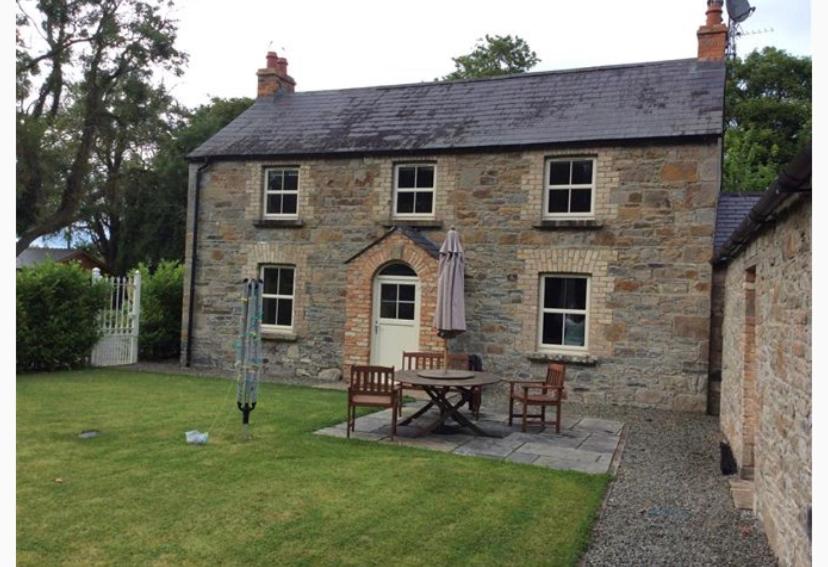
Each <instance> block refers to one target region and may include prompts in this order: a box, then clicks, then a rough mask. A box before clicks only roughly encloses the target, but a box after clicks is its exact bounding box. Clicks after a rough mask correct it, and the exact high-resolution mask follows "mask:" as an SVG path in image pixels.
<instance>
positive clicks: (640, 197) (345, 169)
mask: <svg viewBox="0 0 828 567" xmlns="http://www.w3.org/2000/svg"><path fill="white" fill-rule="evenodd" d="M702 6H703V4H701V2H700V12H701V8H702ZM721 15H722V2H721V0H710V1H709V2H708V3H707V13H706V23H705V24H704V25H702V26H701V27H700V28H699V30H698V40H699V44H698V53H697V54H696V56H694V57H692V58H688V59H679V60H672V61H656V62H648V63H637V64H628V65H614V66H605V67H593V68H586V69H573V70H565V71H549V72H537V73H523V74H518V75H511V76H504V77H495V78H488V79H475V80H460V81H441V82H433V83H416V84H408V85H391V86H380V87H367V88H356V89H343V90H328V91H315V92H302V91H301V90H298V89H297V85H298V83H297V80H296V79H294V78H293V77H291V76H290V75H288V73H287V68H288V63H287V61H286V60H285V59H283V58H280V57H278V56H276V54H269V55H268V58H267V65H266V67H265V68H264V69H261V70H259V72H258V74H257V75H258V95H259V96H258V98H257V100H256V101H255V103H254V104H253V105H252V106H251V107H250V108H249V109H248V110H247V111H245V112H244V113H242V114H241V115H240V116H239V117H238V118H236V119H235V120H234V121H233V122H232V123H230V124H229V125H228V126H227V127H226V128H224V129H223V130H221V131H220V132H219V133H217V134H216V135H215V136H214V137H212V138H211V139H210V140H208V141H207V142H206V143H204V144H203V145H202V146H201V147H199V148H197V149H196V150H195V151H194V152H193V153H192V154H191V155H190V156H189V158H190V160H191V165H190V186H189V194H188V199H189V203H188V218H187V247H186V268H185V282H186V283H185V294H184V296H185V297H184V301H185V307H184V322H183V328H182V353H183V354H182V362H183V363H184V364H187V365H193V366H210V367H219V368H226V369H228V370H230V369H231V368H232V365H233V360H234V349H233V344H234V341H235V337H236V334H237V327H238V324H237V317H238V311H239V300H238V293H239V292H238V290H239V289H240V287H239V286H240V282H241V281H242V280H243V279H244V278H250V277H260V278H262V279H263V280H264V282H265V294H264V298H265V305H264V307H265V309H264V329H265V339H266V341H265V346H264V350H265V357H266V358H267V359H268V360H269V362H268V365H267V368H266V376H268V377H273V378H278V377H290V378H297V377H298V378H302V377H309V378H317V377H320V378H321V377H339V376H340V375H341V374H342V373H344V374H345V375H346V376H347V373H348V371H349V368H350V366H351V365H353V364H357V363H362V364H366V363H374V364H383V365H394V366H396V367H398V368H399V366H400V363H401V358H402V357H401V354H402V351H404V350H426V349H435V348H442V344H443V343H442V341H440V340H439V339H437V338H436V336H435V334H434V331H433V329H431V317H432V312H433V305H434V297H433V293H434V287H435V285H436V266H437V259H436V257H435V256H434V255H433V253H432V252H431V251H433V249H434V248H435V247H436V246H438V245H439V244H440V243H441V242H442V240H443V238H444V237H445V234H446V231H447V230H448V229H449V228H450V227H452V226H454V227H456V228H457V230H458V232H459V234H460V237H461V239H462V243H463V246H464V248H465V250H466V255H467V257H466V267H467V272H466V285H465V289H466V301H467V305H466V319H467V324H468V331H467V332H466V333H465V334H464V335H462V336H461V337H460V338H458V339H456V340H452V341H451V343H452V344H451V348H452V349H456V350H462V351H465V352H469V353H475V354H479V355H480V356H481V358H482V360H483V365H484V367H485V368H486V369H487V370H491V371H493V372H496V373H499V374H500V375H502V376H504V377H523V378H526V377H538V376H542V375H543V374H544V371H545V366H546V364H547V363H548V362H549V361H564V362H566V363H567V364H568V369H567V380H568V385H569V388H568V390H569V393H570V399H573V400H581V401H588V402H595V403H613V404H629V405H637V406H647V407H659V408H665V409H674V410H686V411H704V409H705V407H706V404H707V375H708V359H709V351H708V338H709V332H710V287H711V274H712V268H711V265H710V261H709V260H710V256H711V254H712V253H713V233H714V224H715V216H716V201H717V197H718V193H719V187H720V177H721V171H720V164H721V147H722V118H723V98H724V81H725V64H724V46H725V42H726V34H727V27H726V26H725V25H724V24H723V23H722V17H721Z"/></svg>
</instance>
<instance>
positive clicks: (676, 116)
mask: <svg viewBox="0 0 828 567" xmlns="http://www.w3.org/2000/svg"><path fill="white" fill-rule="evenodd" d="M724 80H725V66H724V62H721V61H699V60H697V59H680V60H674V61H658V62H653V63H639V64H633V65H616V66H607V67H591V68H584V69H572V70H564V71H550V72H539V73H523V74H519V75H509V76H504V77H494V78H489V79H476V80H460V81H443V82H432V83H415V84H407V85H393V86H380V87H367V88H356V89H342V90H328V91H309V92H296V93H276V94H275V95H270V96H265V97H260V98H259V99H257V100H256V102H255V103H254V104H253V105H252V106H251V107H250V108H249V109H248V110H246V111H245V112H243V113H242V114H241V115H239V116H238V117H237V118H236V119H235V120H234V121H233V122H231V123H230V124H228V125H227V126H226V127H225V128H224V129H222V130H221V131H220V132H218V133H217V134H216V135H215V136H213V137H212V138H210V139H209V140H208V141H207V142H205V143H204V144H202V145H201V146H200V147H198V148H197V149H196V150H195V151H193V152H192V153H191V154H190V155H189V157H190V158H191V159H204V158H218V157H221V158H240V159H244V158H254V157H273V156H304V155H319V154H324V155H331V154H360V153H389V152H411V151H439V150H448V149H464V148H498V147H522V146H531V145H544V144H554V143H572V142H591V141H610V140H632V139H647V138H671V137H677V136H699V135H719V134H721V131H722V109H723V102H724Z"/></svg>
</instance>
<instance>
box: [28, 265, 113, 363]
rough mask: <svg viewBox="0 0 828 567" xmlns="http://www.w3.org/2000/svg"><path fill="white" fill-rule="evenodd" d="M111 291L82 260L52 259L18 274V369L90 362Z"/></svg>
mask: <svg viewBox="0 0 828 567" xmlns="http://www.w3.org/2000/svg"><path fill="white" fill-rule="evenodd" d="M105 301H106V290H105V287H104V286H103V285H102V284H99V283H97V284H96V283H92V274H90V273H89V272H87V271H85V270H84V269H83V268H81V267H80V265H79V264H76V263H74V262H73V263H69V264H57V263H55V262H51V261H47V262H44V263H42V264H39V265H37V266H33V267H29V268H23V269H22V270H20V271H18V272H17V297H16V308H17V367H18V369H20V370H57V369H61V368H76V367H79V366H83V365H84V364H86V362H87V360H88V358H89V354H90V353H91V351H92V347H94V346H95V343H96V342H97V340H98V338H99V333H100V330H99V328H98V324H97V317H98V313H100V312H101V310H102V309H103V308H104V305H105Z"/></svg>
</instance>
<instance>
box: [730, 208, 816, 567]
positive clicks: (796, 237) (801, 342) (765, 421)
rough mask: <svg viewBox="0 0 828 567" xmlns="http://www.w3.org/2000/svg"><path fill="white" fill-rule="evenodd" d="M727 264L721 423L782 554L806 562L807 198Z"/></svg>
mask: <svg viewBox="0 0 828 567" xmlns="http://www.w3.org/2000/svg"><path fill="white" fill-rule="evenodd" d="M726 269H727V271H726V281H725V286H724V291H725V297H724V303H725V312H724V322H723V327H722V335H723V355H722V393H721V414H720V421H721V428H722V431H723V433H724V435H725V437H726V438H727V440H728V442H729V443H730V445H731V448H732V449H733V453H734V455H735V457H736V460H737V462H738V463H739V467H740V472H741V473H742V474H743V476H748V477H749V476H751V474H752V476H753V478H754V481H753V482H754V509H755V511H756V513H757V515H758V517H759V518H760V520H761V521H762V523H763V525H764V528H765V531H766V533H767V535H768V540H769V542H770V545H771V547H772V548H773V550H774V552H775V553H776V555H777V557H778V558H779V561H780V564H781V565H810V564H811V559H810V545H811V542H810V526H809V521H810V519H809V514H810V507H811V330H810V329H811V204H810V198H809V197H805V198H795V199H794V201H793V203H792V204H791V205H790V206H789V207H788V208H787V210H786V211H785V212H783V213H782V214H780V215H779V217H778V218H777V221H776V223H775V224H774V225H773V226H772V227H771V228H769V229H767V230H765V231H764V232H763V233H762V234H761V235H760V236H759V237H758V238H757V239H756V240H754V241H753V242H752V243H751V244H750V245H748V246H747V247H746V248H745V249H744V250H742V251H741V252H740V254H739V255H738V256H737V257H736V258H735V259H733V260H732V261H731V262H730V263H729V264H728V265H727V268H726ZM751 280H753V281H751ZM751 298H752V299H751ZM751 303H753V306H752V307H751ZM751 323H752V328H751ZM751 340H752V341H753V344H754V347H753V348H751V347H750V343H751ZM751 351H752V352H751ZM745 473H747V474H745Z"/></svg>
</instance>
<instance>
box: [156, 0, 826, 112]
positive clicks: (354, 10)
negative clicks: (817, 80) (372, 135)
mask: <svg viewBox="0 0 828 567" xmlns="http://www.w3.org/2000/svg"><path fill="white" fill-rule="evenodd" d="M752 5H753V6H755V7H756V11H755V12H754V14H753V16H752V17H751V18H750V19H748V20H747V21H746V22H745V23H744V24H743V28H744V30H745V31H747V32H756V33H754V34H751V35H746V36H744V37H742V38H740V40H739V42H738V44H737V49H738V51H739V53H740V54H746V53H749V52H750V51H752V50H754V49H757V48H760V49H761V48H762V47H764V46H766V45H772V46H776V47H780V48H783V49H786V50H787V51H789V52H791V53H794V54H797V55H810V54H811V17H810V10H811V8H810V2H809V1H808V0H752ZM705 10H706V0H661V1H656V0H626V1H619V0H579V1H573V0H566V1H564V0H552V1H547V2H537V1H535V2H529V1H525V0H510V1H509V2H503V1H500V2H492V1H488V0H482V1H480V0H478V1H474V2H468V1H450V0H442V1H433V0H421V1H419V2H416V3H410V2H406V3H401V2H390V1H385V2H372V1H367V0H363V1H348V2H320V1H310V0H305V1H301V0H298V1H290V2H285V1H282V2H274V1H272V0H270V1H261V0H236V1H234V2H228V1H227V0H177V1H176V5H175V8H174V9H173V11H172V15H173V17H175V18H176V19H178V20H179V37H178V46H179V48H180V49H182V50H184V51H185V52H187V53H188V54H189V56H190V61H189V64H188V66H187V70H186V72H185V74H184V76H183V77H181V78H174V79H172V80H171V81H169V83H168V84H169V86H170V87H171V88H172V90H173V93H174V95H175V96H176V97H177V98H178V99H179V100H180V101H181V102H183V103H184V104H186V105H188V106H194V105H198V104H201V103H204V102H207V101H208V100H209V97H210V96H220V97H240V96H250V97H252V96H255V90H256V77H255V72H256V69H258V68H260V67H263V66H264V64H265V54H266V52H267V51H268V50H269V49H272V50H275V51H276V52H277V53H278V54H279V55H280V56H283V57H287V59H288V62H289V68H288V72H289V73H290V74H291V75H292V76H293V77H294V79H296V81H297V90H300V91H301V90H320V89H337V88H348V87H360V86H371V85H386V84H399V83H411V82H419V81H431V80H434V79H435V78H437V77H440V76H443V75H445V74H447V73H449V72H451V71H452V70H453V68H454V66H453V63H452V60H451V58H452V57H455V56H457V55H462V54H465V53H468V52H469V51H471V50H472V49H473V48H474V45H475V42H476V41H477V40H478V39H479V38H482V37H483V36H484V35H485V34H487V33H488V34H491V35H494V34H499V35H506V34H512V35H519V36H520V37H522V38H523V39H525V40H526V41H527V42H528V44H529V45H530V47H531V48H532V49H533V50H535V51H536V52H537V54H538V56H539V57H540V59H541V63H540V64H538V65H537V67H535V68H534V69H533V70H535V71H546V70H553V69H566V68H574V67H589V66H596V65H612V64H618V63H636V62H643V61H657V60H662V59H680V58H684V57H694V56H695V55H696V48H697V40H696V30H697V29H698V27H699V25H701V24H702V23H703V22H704V19H705V15H704V13H705Z"/></svg>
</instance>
